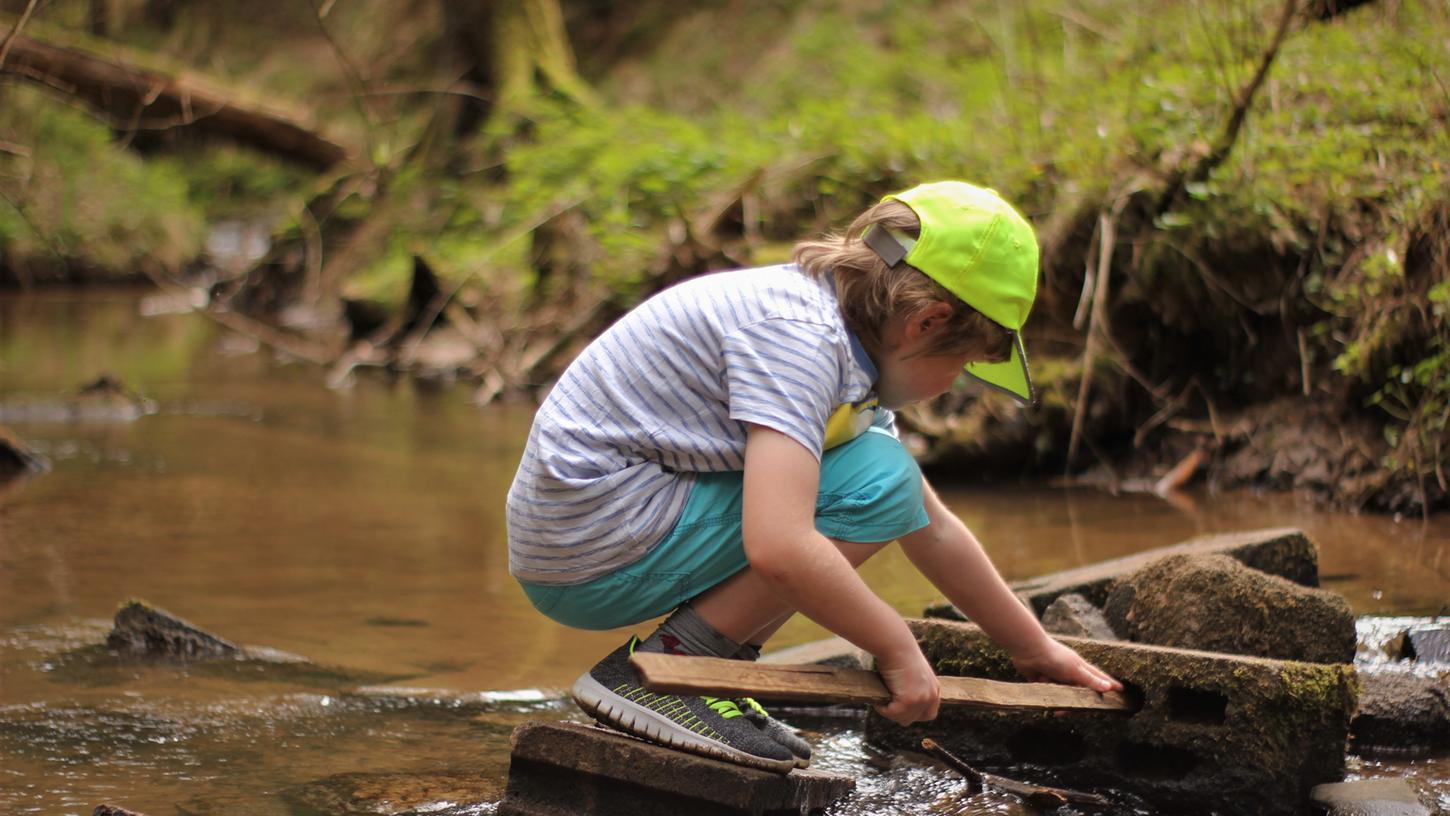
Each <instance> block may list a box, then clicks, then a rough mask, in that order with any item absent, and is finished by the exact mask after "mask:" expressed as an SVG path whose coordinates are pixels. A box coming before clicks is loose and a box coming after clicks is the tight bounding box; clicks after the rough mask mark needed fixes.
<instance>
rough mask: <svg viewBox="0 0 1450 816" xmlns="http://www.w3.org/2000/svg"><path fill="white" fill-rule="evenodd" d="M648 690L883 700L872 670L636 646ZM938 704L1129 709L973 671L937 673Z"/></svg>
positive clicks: (1088, 694) (1081, 691) (1117, 698)
mask: <svg viewBox="0 0 1450 816" xmlns="http://www.w3.org/2000/svg"><path fill="white" fill-rule="evenodd" d="M630 662H631V663H632V664H634V667H635V669H637V670H638V671H639V673H640V675H641V677H642V678H643V682H644V686H645V688H647V689H649V690H650V691H660V692H670V693H674V694H712V695H724V696H742V695H747V696H751V697H761V698H763V699H767V700H788V701H793V702H802V703H824V704H831V703H885V702H889V701H890V700H891V695H890V693H888V692H887V690H886V685H885V684H884V683H882V682H881V678H880V677H879V676H878V675H877V674H876V673H875V672H872V671H866V670H865V669H845V668H839V667H836V666H814V665H770V664H764V663H752V662H749V661H745V660H725V659H723V658H718V657H682V656H679V655H667V654H658V653H653V652H635V653H634V655H633V656H632V657H631V658H630ZM938 680H939V681H940V683H941V702H942V705H944V706H974V707H979V708H1009V709H1022V710H1037V711H1040V710H1044V709H1051V710H1081V711H1122V712H1132V711H1134V710H1135V709H1136V706H1135V705H1134V704H1133V703H1132V701H1130V700H1129V699H1128V698H1127V697H1125V696H1124V695H1123V694H1121V693H1119V692H1109V693H1107V694H1099V693H1098V692H1096V691H1093V690H1091V689H1086V688H1082V687H1079V686H1059V685H1055V684H1053V683H1007V682H1002V681H1000V680H983V679H980V678H976V677H940V678H938Z"/></svg>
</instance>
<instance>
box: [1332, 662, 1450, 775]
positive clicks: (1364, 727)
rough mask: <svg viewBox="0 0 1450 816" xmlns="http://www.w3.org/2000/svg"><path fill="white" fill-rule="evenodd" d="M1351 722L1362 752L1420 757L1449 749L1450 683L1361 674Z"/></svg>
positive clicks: (1391, 674)
mask: <svg viewBox="0 0 1450 816" xmlns="http://www.w3.org/2000/svg"><path fill="white" fill-rule="evenodd" d="M1359 681H1360V685H1361V688H1362V690H1361V691H1360V695H1359V712H1358V713H1357V714H1356V715H1355V717H1354V721H1353V722H1352V723H1351V724H1350V730H1351V732H1352V733H1353V734H1354V747H1355V750H1356V751H1359V752H1361V753H1367V754H1369V753H1374V754H1379V753H1383V754H1393V755H1396V756H1424V755H1427V754H1430V753H1433V752H1435V751H1438V750H1441V749H1444V748H1450V680H1446V679H1444V678H1439V679H1437V678H1431V677H1417V676H1415V675H1413V674H1402V673H1399V672H1369V671H1361V672H1360V674H1359Z"/></svg>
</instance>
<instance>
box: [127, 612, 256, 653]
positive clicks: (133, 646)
mask: <svg viewBox="0 0 1450 816" xmlns="http://www.w3.org/2000/svg"><path fill="white" fill-rule="evenodd" d="M106 645H107V646H109V647H111V648H112V649H115V650H116V651H118V652H121V653H122V654H128V655H135V656H138V657H139V656H145V657H173V658H181V659H183V660H202V659H208V658H240V657H243V656H244V655H243V651H242V647H240V646H238V645H236V644H235V643H231V642H230V641H226V640H223V639H221V638H219V637H217V636H216V635H213V634H211V633H210V632H204V631H202V630H201V629H198V628H196V627H195V626H192V625H191V624H189V623H187V622H186V621H184V620H182V619H180V618H178V617H176V616H175V615H172V614H171V613H169V612H166V611H164V610H161V609H157V608H155V607H152V606H148V605H147V604H145V603H143V602H141V601H136V600H131V601H127V602H126V603H124V604H122V605H121V609H120V611H118V612H117V613H116V623H115V627H114V628H112V629H111V633H110V634H109V635H107V636H106Z"/></svg>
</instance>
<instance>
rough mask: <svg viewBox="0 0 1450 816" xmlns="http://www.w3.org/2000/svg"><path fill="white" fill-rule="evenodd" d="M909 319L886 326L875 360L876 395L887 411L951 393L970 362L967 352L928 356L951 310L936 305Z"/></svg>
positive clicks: (945, 306)
mask: <svg viewBox="0 0 1450 816" xmlns="http://www.w3.org/2000/svg"><path fill="white" fill-rule="evenodd" d="M936 306H939V307H940V308H936V307H932V308H928V309H925V310H923V311H921V312H918V313H917V314H915V315H912V316H911V317H908V318H904V319H898V320H895V321H892V322H891V323H889V324H887V326H886V327H885V331H884V332H883V334H884V335H885V337H884V338H883V339H884V340H885V343H884V345H885V348H884V349H883V350H882V351H881V352H880V354H879V356H880V357H881V359H879V360H876V361H875V362H876V368H877V372H878V374H879V375H880V378H879V379H878V380H877V381H876V396H877V398H878V399H879V400H880V401H881V404H882V405H883V406H884V407H886V408H891V409H896V408H901V407H902V406H905V405H910V404H911V403H913V402H921V401H922V400H929V399H932V398H934V397H938V396H940V395H942V394H944V393H946V392H947V391H949V390H951V387H952V384H953V383H955V382H956V380H957V377H959V376H961V373H962V366H965V365H966V364H967V363H969V362H972V357H971V355H969V354H966V353H948V354H941V353H927V352H926V349H927V348H929V347H930V345H931V342H932V340H933V338H934V336H935V332H936V331H938V330H940V329H941V328H942V327H943V326H944V325H945V323H946V320H947V319H948V318H949V317H950V316H951V308H950V307H949V306H947V305H946V304H937V305H936Z"/></svg>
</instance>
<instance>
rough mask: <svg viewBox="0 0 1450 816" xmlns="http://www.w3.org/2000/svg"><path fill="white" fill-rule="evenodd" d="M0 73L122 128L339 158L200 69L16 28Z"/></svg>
mask: <svg viewBox="0 0 1450 816" xmlns="http://www.w3.org/2000/svg"><path fill="white" fill-rule="evenodd" d="M9 47H10V50H9V54H8V56H7V58H6V61H5V64H4V65H3V66H0V73H5V74H13V75H15V76H19V77H22V78H25V79H28V80H30V81H32V82H37V83H40V84H43V85H45V86H46V87H49V88H51V89H54V90H60V91H62V92H64V93H67V94H69V95H71V96H75V97H78V98H80V99H83V100H85V101H86V102H88V103H89V104H91V105H93V106H94V107H96V108H97V109H99V110H101V111H102V112H104V113H106V114H107V115H109V116H110V117H112V118H113V120H114V121H113V122H112V126H113V127H115V128H116V129H117V130H120V131H123V132H136V131H143V130H172V129H176V128H195V129H197V130H198V131H202V132H206V133H209V134H214V135H218V136H223V137H225V138H228V139H231V140H233V141H236V142H239V143H241V144H245V145H248V146H250V147H254V148H256V149H258V150H262V151H265V152H268V153H274V154H277V155H280V156H283V157H285V158H288V159H291V160H293V161H296V162H299V163H301V164H304V165H307V166H309V167H312V168H314V169H317V170H324V169H326V168H328V167H331V166H333V165H335V164H337V163H338V162H340V161H342V160H343V159H345V158H346V157H347V156H348V155H349V153H350V152H352V151H350V150H349V149H348V148H347V147H345V146H343V145H341V144H339V143H337V142H335V141H333V140H331V139H329V138H328V137H326V136H324V135H322V134H321V133H319V132H317V131H315V130H312V129H309V128H308V127H306V126H305V125H303V124H302V123H301V122H300V121H299V120H298V118H297V117H295V116H293V115H291V114H289V113H287V112H284V111H281V110H278V109H276V108H274V107H272V106H268V105H264V104H260V103H257V102H250V101H243V100H242V99H241V98H240V97H239V95H238V94H236V93H235V92H231V91H228V90H226V89H223V88H221V87H218V86H216V85H214V84H212V83H210V82H207V81H206V80H203V79H201V78H199V77H195V76H189V75H186V74H180V73H178V74H172V73H167V72H165V71H161V70H157V69H152V68H147V67H144V66H143V65H141V64H140V63H139V60H137V59H135V58H133V57H132V56H131V55H129V54H126V53H125V52H124V51H123V50H122V49H120V48H118V47H114V46H113V47H110V49H109V50H110V52H111V53H110V54H109V55H105V56H103V55H101V54H95V53H90V52H88V51H86V50H82V49H80V48H77V47H73V46H70V45H61V44H57V43H51V42H44V41H42V40H38V39H35V38H34V37H31V36H28V35H25V34H17V35H15V37H14V38H12V39H11V41H10V43H9Z"/></svg>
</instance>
